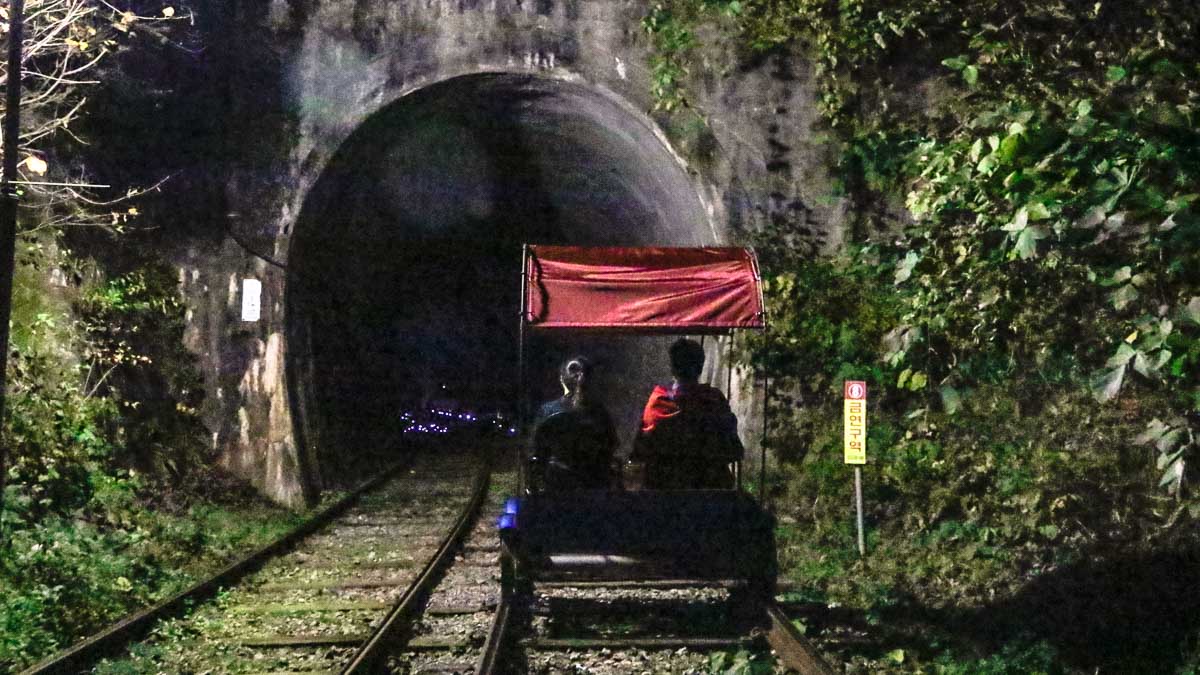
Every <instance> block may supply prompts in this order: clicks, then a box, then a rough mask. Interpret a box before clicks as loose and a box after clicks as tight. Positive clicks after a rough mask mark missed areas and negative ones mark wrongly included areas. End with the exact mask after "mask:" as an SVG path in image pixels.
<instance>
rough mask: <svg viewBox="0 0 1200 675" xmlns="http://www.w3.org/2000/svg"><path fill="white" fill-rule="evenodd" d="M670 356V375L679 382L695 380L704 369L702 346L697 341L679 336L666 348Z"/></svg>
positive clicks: (697, 379)
mask: <svg viewBox="0 0 1200 675" xmlns="http://www.w3.org/2000/svg"><path fill="white" fill-rule="evenodd" d="M667 353H668V355H669V356H670V358H671V375H673V376H674V377H675V379H676V380H678V381H680V382H696V381H699V379H700V373H701V372H702V371H703V370H704V347H701V346H700V343H699V342H696V341H695V340H689V339H687V338H679V339H678V340H676V341H675V342H674V343H672V344H671V348H670V349H669V350H668V352H667Z"/></svg>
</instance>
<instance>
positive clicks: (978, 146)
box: [968, 138, 983, 162]
mask: <svg viewBox="0 0 1200 675" xmlns="http://www.w3.org/2000/svg"><path fill="white" fill-rule="evenodd" d="M982 154H983V139H982V138H976V139H975V142H974V143H972V144H971V152H970V154H969V155H968V156H969V157H970V158H971V161H972V162H978V161H979V157H980V156H981V155H982Z"/></svg>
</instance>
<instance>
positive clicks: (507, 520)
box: [496, 513, 517, 530]
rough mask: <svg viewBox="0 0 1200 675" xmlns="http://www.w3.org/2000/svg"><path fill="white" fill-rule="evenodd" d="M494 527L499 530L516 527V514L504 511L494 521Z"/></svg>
mask: <svg viewBox="0 0 1200 675" xmlns="http://www.w3.org/2000/svg"><path fill="white" fill-rule="evenodd" d="M496 527H497V528H499V529H501V530H512V529H516V527H517V514H515V513H505V514H504V515H502V516H500V518H499V520H497V521H496Z"/></svg>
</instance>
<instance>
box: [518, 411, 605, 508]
mask: <svg viewBox="0 0 1200 675" xmlns="http://www.w3.org/2000/svg"><path fill="white" fill-rule="evenodd" d="M612 463H613V457H612V448H611V447H610V445H609V441H608V438H607V436H606V434H605V430H604V428H603V427H601V426H600V425H599V424H598V423H597V421H596V419H595V418H594V417H592V416H590V415H588V414H586V413H585V412H583V411H578V410H567V411H562V412H557V413H555V414H553V415H551V416H549V417H547V418H546V419H545V420H543V421H542V422H541V423H540V424H539V425H538V426H537V429H535V430H534V434H533V448H532V452H531V454H530V457H529V477H530V488H531V490H532V491H536V492H541V491H552V492H559V491H575V490H602V489H605V488H607V487H609V485H611V483H612V478H613V468H612Z"/></svg>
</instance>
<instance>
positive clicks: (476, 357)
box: [286, 74, 716, 475]
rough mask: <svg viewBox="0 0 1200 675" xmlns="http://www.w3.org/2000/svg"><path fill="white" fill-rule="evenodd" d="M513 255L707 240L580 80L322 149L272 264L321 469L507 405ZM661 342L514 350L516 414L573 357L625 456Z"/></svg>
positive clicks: (466, 106)
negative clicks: (521, 385)
mask: <svg viewBox="0 0 1200 675" xmlns="http://www.w3.org/2000/svg"><path fill="white" fill-rule="evenodd" d="M524 242H529V243H543V244H578V245H624V246H636V245H673V246H699V245H712V244H714V243H716V241H715V235H714V233H713V230H712V227H711V225H710V220H709V218H708V216H707V214H706V211H705V208H704V206H703V204H702V203H701V201H700V199H699V197H698V195H697V192H696V188H695V186H694V185H693V183H692V181H691V180H690V178H689V177H688V175H687V173H686V171H685V170H684V169H683V168H682V166H681V165H680V163H679V162H678V161H677V160H676V158H675V157H674V156H673V155H672V154H671V153H670V151H669V150H668V149H667V148H666V147H665V146H664V144H663V142H662V141H661V140H660V139H659V138H658V137H657V136H656V135H655V134H654V132H653V131H652V129H651V127H650V125H649V123H648V122H647V121H646V120H645V118H644V117H643V116H641V115H639V114H636V113H633V112H630V111H629V110H628V109H627V108H625V107H624V106H622V105H620V104H618V103H617V102H615V101H613V100H612V99H610V98H609V97H608V96H606V95H604V94H601V93H599V92H597V91H595V90H592V89H590V88H588V87H585V86H583V85H580V84H575V83H570V82H564V81H559V80H550V79H546V78H539V77H532V76H524V75H509V74H487V75H474V76H465V77H460V78H455V79H451V80H447V81H444V82H442V83H439V84H436V85H433V86H430V87H427V88H425V89H422V90H419V91H417V92H415V93H413V94H410V95H408V96H406V97H404V98H402V99H400V100H399V101H397V102H396V103H394V104H392V105H391V106H389V107H387V108H385V109H384V110H382V111H381V112H379V113H377V114H375V115H374V116H372V117H371V118H370V119H369V120H368V121H367V122H366V123H365V124H363V125H362V126H361V127H360V128H359V129H357V130H356V131H355V132H354V133H353V134H352V135H351V137H350V138H349V139H348V140H347V141H346V142H345V143H344V144H343V145H342V147H341V148H340V150H339V151H338V153H337V154H336V156H335V157H334V158H333V159H332V160H331V162H330V164H329V165H328V167H327V168H326V170H325V171H324V172H323V174H322V176H321V178H320V180H319V181H318V182H317V184H316V185H315V186H314V187H313V189H312V191H311V192H310V194H309V196H308V198H307V200H306V202H305V206H304V209H303V212H302V214H301V216H300V219H299V221H298V222H297V225H296V228H295V232H294V234H293V237H292V242H291V249H290V251H289V277H288V293H287V310H286V311H287V314H288V317H287V323H288V350H287V351H288V376H289V386H290V389H291V395H292V396H293V402H294V404H295V405H294V409H295V410H296V411H297V413H298V414H297V417H298V421H297V431H298V432H299V433H300V435H301V438H300V439H299V440H300V442H301V443H306V444H315V445H312V446H310V447H317V448H319V452H318V456H319V457H321V464H322V473H324V474H326V475H336V474H337V472H338V471H337V468H336V467H338V466H340V465H342V464H343V463H344V462H345V460H346V458H347V457H348V456H349V457H357V456H363V455H372V454H378V452H379V451H383V450H385V449H386V448H387V447H389V446H391V445H393V444H394V442H395V439H396V438H397V433H398V431H399V430H400V420H399V414H400V412H401V411H404V410H406V409H414V408H418V407H421V406H424V405H428V404H431V403H438V402H442V403H443V404H451V403H453V404H459V405H462V406H466V407H470V408H472V409H476V410H502V411H507V412H513V411H514V410H515V408H516V401H517V387H516V377H517V374H516V370H517V368H516V361H517V344H518V314H519V289H520V261H521V246H522V243H524ZM669 341H670V338H664V337H622V338H613V337H606V338H601V337H598V336H597V337H584V336H555V337H553V338H543V337H539V336H531V338H530V339H529V341H528V343H527V348H526V359H527V360H526V363H527V366H528V377H527V380H526V381H527V385H526V387H525V389H526V392H527V399H528V400H529V401H530V403H531V405H536V403H537V402H539V401H542V400H548V399H550V398H554V397H556V396H557V395H558V393H559V392H558V387H557V382H556V379H555V370H556V368H557V365H558V363H559V362H560V361H561V360H562V359H564V358H566V357H569V356H570V355H572V354H574V353H585V354H588V355H590V356H592V357H593V358H594V359H596V360H597V362H598V363H599V365H600V369H599V376H598V381H599V384H600V387H599V389H600V392H601V395H602V398H603V399H604V401H605V403H606V404H607V405H608V407H609V409H610V410H611V411H612V413H613V416H614V418H616V420H617V423H618V426H619V427H620V429H621V435H622V437H623V439H624V440H625V441H626V443H627V442H628V440H629V438H630V437H631V436H632V433H633V432H634V428H635V425H636V420H637V416H638V414H639V411H640V408H641V405H642V403H643V402H644V400H645V395H646V393H647V392H648V391H649V388H650V386H651V384H652V383H653V382H656V381H667V380H669V378H670V376H669V373H668V370H667V367H666V345H667V344H668V343H669ZM713 365H714V366H716V364H713ZM318 439H319V441H318ZM627 448H628V446H627V445H626V447H625V448H623V450H622V451H623V452H624V451H627Z"/></svg>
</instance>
